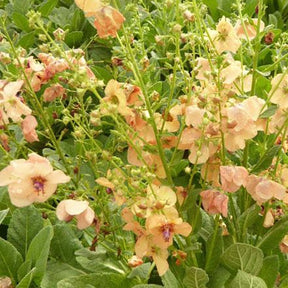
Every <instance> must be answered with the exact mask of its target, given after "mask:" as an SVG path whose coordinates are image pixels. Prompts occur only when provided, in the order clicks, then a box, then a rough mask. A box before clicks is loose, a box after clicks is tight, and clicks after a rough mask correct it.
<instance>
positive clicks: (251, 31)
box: [235, 18, 265, 40]
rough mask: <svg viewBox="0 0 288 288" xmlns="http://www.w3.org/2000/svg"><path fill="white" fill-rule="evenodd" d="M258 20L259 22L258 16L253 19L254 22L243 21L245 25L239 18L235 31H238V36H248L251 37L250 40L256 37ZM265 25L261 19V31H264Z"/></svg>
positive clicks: (244, 37)
mask: <svg viewBox="0 0 288 288" xmlns="http://www.w3.org/2000/svg"><path fill="white" fill-rule="evenodd" d="M257 22H258V19H257V18H256V19H252V23H253V24H250V23H247V22H244V23H243V24H244V25H242V22H241V20H238V21H237V23H236V25H235V32H236V34H237V36H238V37H239V38H240V39H247V37H248V38H249V40H252V39H254V38H255V37H256V35H257ZM244 26H245V28H244ZM264 27H265V24H264V22H263V21H260V30H259V32H261V31H263V30H264ZM245 30H246V32H245ZM246 33H247V34H246Z"/></svg>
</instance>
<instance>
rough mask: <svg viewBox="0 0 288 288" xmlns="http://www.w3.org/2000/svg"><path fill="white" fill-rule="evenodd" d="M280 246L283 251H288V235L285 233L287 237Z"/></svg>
mask: <svg viewBox="0 0 288 288" xmlns="http://www.w3.org/2000/svg"><path fill="white" fill-rule="evenodd" d="M279 248H280V250H281V252H282V253H285V254H286V253H288V235H285V237H284V238H283V239H282V241H281V243H280V245H279Z"/></svg>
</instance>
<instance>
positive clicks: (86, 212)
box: [56, 199, 95, 229]
mask: <svg viewBox="0 0 288 288" xmlns="http://www.w3.org/2000/svg"><path fill="white" fill-rule="evenodd" d="M56 215H57V218H58V219H59V220H61V221H66V222H68V221H71V220H72V218H73V217H75V218H76V219H77V227H78V229H86V228H87V227H89V226H90V225H91V224H92V223H93V221H94V219H95V213H94V211H93V210H92V209H91V208H90V207H89V202H88V201H77V200H72V199H69V200H63V201H61V202H60V203H59V204H58V206H57V209H56Z"/></svg>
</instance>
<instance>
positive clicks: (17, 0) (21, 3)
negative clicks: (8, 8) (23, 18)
mask: <svg viewBox="0 0 288 288" xmlns="http://www.w3.org/2000/svg"><path fill="white" fill-rule="evenodd" d="M12 3H13V10H14V11H16V12H19V13H21V14H23V15H25V14H26V13H27V12H28V10H29V9H30V7H31V4H32V3H33V2H32V1H30V0H12Z"/></svg>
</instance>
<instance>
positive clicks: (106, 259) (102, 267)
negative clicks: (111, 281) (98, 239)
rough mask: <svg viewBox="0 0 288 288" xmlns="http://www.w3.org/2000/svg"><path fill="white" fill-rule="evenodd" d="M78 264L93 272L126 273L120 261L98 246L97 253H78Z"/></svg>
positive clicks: (83, 251)
mask: <svg viewBox="0 0 288 288" xmlns="http://www.w3.org/2000/svg"><path fill="white" fill-rule="evenodd" d="M75 254H76V256H77V257H76V260H77V262H78V263H79V264H80V265H81V266H82V267H83V268H85V269H87V270H88V271H91V272H95V271H101V272H107V273H108V272H110V273H111V272H117V273H123V274H124V273H125V271H123V267H122V266H121V264H120V263H119V260H118V259H116V258H113V256H112V255H109V254H108V253H107V252H106V250H105V249H104V248H103V247H101V246H98V247H97V251H96V252H93V251H89V250H88V249H81V250H78V251H76V253H75Z"/></svg>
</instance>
